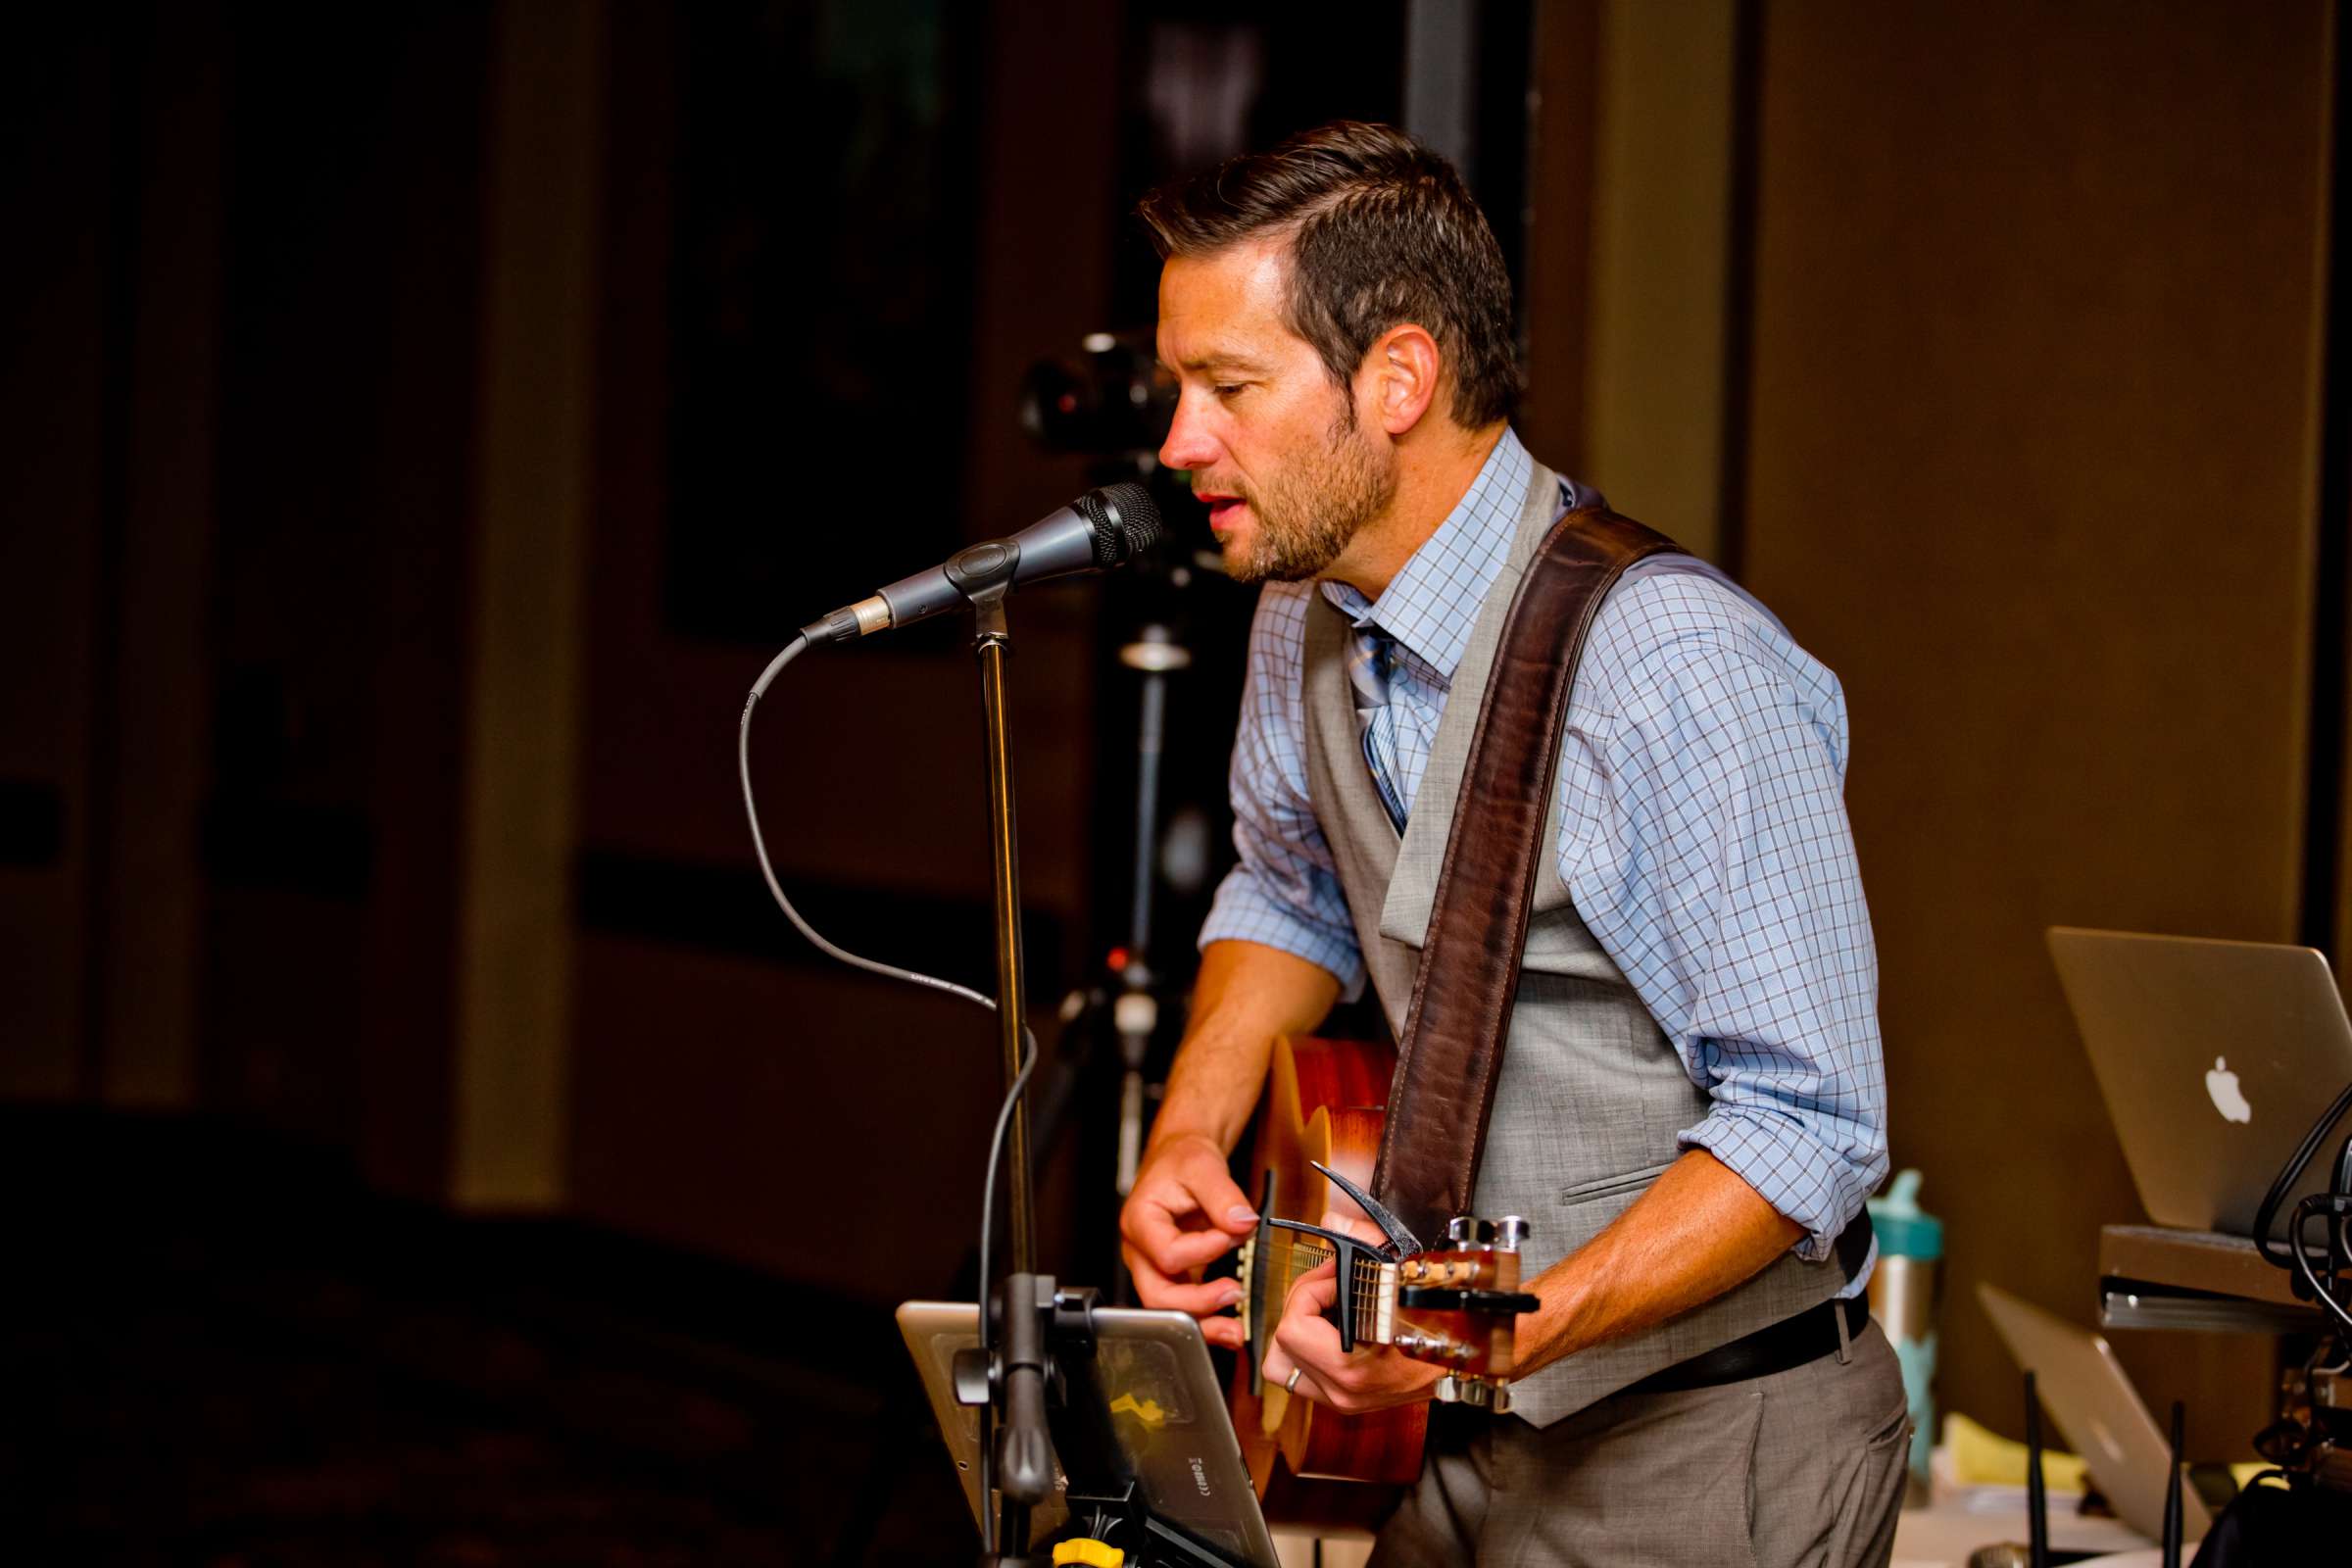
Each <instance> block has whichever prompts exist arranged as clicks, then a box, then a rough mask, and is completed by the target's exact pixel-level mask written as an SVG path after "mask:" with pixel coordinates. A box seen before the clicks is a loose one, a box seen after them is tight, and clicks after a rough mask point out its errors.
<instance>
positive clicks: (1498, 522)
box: [1201, 431, 1887, 1295]
mask: <svg viewBox="0 0 2352 1568" xmlns="http://www.w3.org/2000/svg"><path fill="white" fill-rule="evenodd" d="M1533 476H1534V460H1533V459H1532V458H1530V457H1529V456H1528V452H1527V449H1526V448H1525V447H1524V446H1522V445H1521V444H1520V442H1519V439H1518V437H1517V436H1516V435H1515V434H1513V433H1511V432H1508V431H1506V432H1505V433H1504V435H1503V437H1502V439H1501V440H1500V441H1499V442H1497V443H1496V445H1495V450H1494V452H1493V453H1492V454H1491V455H1490V456H1489V458H1488V459H1487V462H1486V464H1485V466H1483V467H1482V468H1481V469H1480V470H1479V475H1478V478H1477V480H1476V482H1474V483H1473V484H1472V485H1471V487H1470V490H1469V493H1468V494H1467V495H1465V496H1463V497H1462V499H1461V502H1460V503H1459V504H1458V505H1457V506H1455V508H1454V509H1453V511H1452V512H1451V513H1450V514H1448V515H1447V516H1446V520H1445V521H1444V522H1443V523H1441V524H1440V525H1439V526H1438V530H1437V532H1436V533H1434V534H1432V535H1431V536H1430V538H1429V540H1428V542H1427V543H1426V544H1424V545H1423V546H1422V547H1421V548H1420V549H1419V550H1418V551H1416V552H1415V553H1414V555H1413V557H1412V559H1411V560H1409V561H1408V562H1406V563H1405V564H1404V566H1403V567H1402V568H1401V569H1400V570H1399V571H1398V572H1397V576H1396V578H1395V579H1394V580H1393V581H1391V582H1390V584H1389V586H1388V589H1387V590H1386V591H1385V592H1384V593H1382V595H1381V596H1380V598H1379V600H1378V601H1377V602H1367V601H1366V600H1365V598H1364V597H1363V595H1361V594H1359V593H1357V592H1356V591H1355V590H1354V589H1353V588H1350V587H1348V586H1347V585H1345V584H1343V583H1336V582H1325V583H1320V584H1310V583H1269V584H1267V585H1266V588H1265V590H1264V592H1263V593H1262V594H1261V596H1260V597H1259V600H1258V607H1257V615H1256V619H1255V621H1254V623H1253V624H1252V626H1251V628H1250V668H1249V677H1248V681H1247V683H1246V685H1245V686H1244V689H1243V694H1242V712H1241V722H1240V728H1239V732H1238V734H1237V736H1236V739H1235V744H1234V752H1233V774H1232V786H1233V808H1234V843H1235V845H1236V847H1237V848H1238V849H1239V850H1240V852H1241V863H1240V864H1239V865H1237V866H1236V867H1235V868H1234V870H1233V873H1232V874H1231V875H1230V876H1228V877H1227V878H1226V879H1225V881H1224V884H1223V885H1222V886H1221V887H1219V889H1218V890H1217V898H1216V904H1215V907H1213V908H1212V909H1211V910H1210V912H1209V916H1208V920H1207V922H1206V923H1205V924H1204V925H1203V926H1202V927H1201V943H1202V945H1203V946H1205V945H1206V944H1208V943H1211V942H1216V941H1221V940H1225V939H1240V940H1243V941H1249V942H1259V943H1263V944H1265V945H1266V946H1268V947H1274V948H1280V949H1281V950H1283V951H1284V952H1286V953H1292V954H1296V955H1298V956H1300V957H1302V958H1306V959H1308V960H1310V961H1312V962H1314V963H1318V964H1320V965H1322V966H1323V967H1324V968H1326V969H1328V970H1330V971H1331V972H1332V973H1333V974H1334V975H1336V976H1338V977H1339V979H1340V982H1341V984H1342V985H1343V986H1344V987H1345V988H1346V989H1347V993H1348V995H1350V996H1353V995H1356V994H1358V993H1360V991H1361V988H1362V986H1363V979H1364V965H1363V957H1362V955H1361V954H1360V953H1359V952H1358V950H1357V947H1356V941H1355V930H1354V926H1353V923H1352V922H1351V921H1350V920H1349V919H1348V902H1347V897H1346V895H1345V894H1343V893H1342V892H1341V890H1340V882H1339V876H1338V874H1337V871H1336V869H1335V868H1334V865H1333V861H1332V856H1331V850H1330V847H1329V845H1328V844H1327V843H1326V842H1325V841H1324V837H1323V830H1322V828H1321V827H1320V826H1319V825H1317V823H1316V821H1315V815H1314V808H1313V807H1312V805H1311V804H1310V803H1309V801H1308V799H1307V785H1306V765H1305V761H1304V754H1303V751H1302V744H1303V737H1304V735H1305V733H1306V723H1305V716H1304V712H1303V710H1302V706H1301V701H1302V700H1301V693H1300V668H1301V662H1302V654H1303V648H1304V636H1305V627H1306V614H1307V610H1308V599H1307V596H1308V595H1309V594H1311V593H1315V592H1318V591H1319V592H1321V593H1322V595H1323V596H1324V597H1325V598H1326V599H1328V600H1329V601H1330V602H1331V603H1332V604H1334V605H1336V606H1338V607H1339V609H1340V610H1341V611H1342V612H1343V613H1346V614H1347V615H1348V619H1349V620H1350V621H1351V622H1353V623H1354V625H1355V626H1356V627H1357V628H1358V631H1359V633H1361V632H1363V631H1366V630H1376V631H1377V632H1381V633H1385V634H1386V635H1387V636H1388V637H1390V638H1393V639H1394V640H1395V644H1396V651H1395V655H1394V658H1393V660H1392V661H1391V663H1390V671H1389V702H1390V711H1389V713H1388V714H1387V721H1385V722H1382V723H1379V724H1377V725H1374V726H1373V727H1372V729H1371V731H1370V736H1369V738H1368V739H1367V741H1366V757H1367V762H1368V763H1369V765H1371V766H1372V767H1373V769H1374V772H1375V777H1376V781H1377V782H1378V783H1379V784H1380V785H1381V787H1382V789H1383V791H1384V793H1387V794H1389V795H1390V796H1391V797H1392V798H1393V799H1394V800H1396V801H1397V802H1400V803H1402V805H1403V808H1404V809H1405V810H1406V811H1408V812H1409V811H1410V810H1411V809H1412V802H1413V798H1414V795H1415V794H1416V792H1417V791H1418V790H1419V789H1420V785H1421V779H1422V776H1423V775H1424V774H1425V773H1426V772H1427V771H1428V767H1429V756H1430V749H1431V746H1432V743H1433V742H1434V741H1435V740H1436V738H1437V731H1438V718H1439V715H1440V714H1441V713H1443V712H1444V711H1445V707H1446V693H1447V691H1448V690H1449V688H1450V687H1451V685H1452V680H1453V673H1454V671H1455V669H1456V668H1457V667H1458V666H1459V665H1460V663H1461V661H1462V654H1463V652H1464V650H1465V649H1466V648H1467V647H1468V646H1469V642H1470V632H1471V627H1472V625H1473V623H1474V622H1475V621H1476V619H1477V616H1478V611H1479V606H1480V604H1481V602H1482V601H1483V600H1484V599H1485V598H1486V595H1487V591H1488V589H1490V588H1491V587H1493V586H1494V583H1495V578H1496V577H1497V576H1498V575H1499V574H1500V572H1501V570H1502V567H1503V565H1504V564H1505V563H1506V562H1507V560H1508V558H1509V556H1510V550H1511V544H1512V541H1513V537H1514V535H1515V534H1516V532H1517V530H1518V523H1519V515H1520V509H1521V505H1522V502H1523V501H1524V498H1525V496H1526V494H1527V486H1528V484H1529V483H1530V481H1531V480H1532V478H1533ZM1564 489H1565V491H1566V495H1565V497H1564V499H1566V500H1568V501H1569V502H1570V503H1571V504H1575V505H1583V504H1586V503H1589V502H1593V501H1596V500H1598V499H1599V498H1598V496H1597V495H1596V493H1595V492H1593V491H1592V490H1589V489H1586V488H1584V487H1581V486H1577V485H1574V484H1573V483H1565V482H1564ZM1477 695H1478V694H1476V693H1472V694H1471V697H1472V700H1473V701H1476V700H1477ZM1845 758H1846V717H1845V699H1844V696H1843V693H1842V692H1841V690H1840V689H1839V687H1838V678H1837V677H1836V676H1835V675H1833V674H1831V673H1830V671H1829V670H1828V669H1827V668H1826V667H1824V666H1823V665H1822V664H1821V663H1820V662H1818V661H1816V660H1814V659H1813V658H1812V657H1811V656H1809V655H1808V654H1806V653H1805V651H1804V650H1803V649H1801V648H1799V647H1797V645H1796V644H1795V642H1794V641H1793V640H1791V639H1790V637H1789V633H1788V630H1787V629H1786V628H1785V627H1783V626H1782V625H1781V623H1780V621H1779V620H1777V619H1776V618H1774V616H1773V615H1772V613H1771V612H1769V611H1767V610H1765V609H1764V607H1763V606H1762V605H1760V604H1758V603H1757V602H1756V601H1755V600H1753V599H1752V598H1750V597H1748V595H1747V594H1746V593H1744V592H1743V591H1741V590H1740V588H1739V587H1737V586H1736V585H1734V584H1733V583H1732V582H1731V581H1730V580H1729V579H1728V578H1726V577H1724V576H1722V575H1721V574H1720V573H1718V572H1716V571H1714V570H1713V568H1711V567H1704V566H1696V565H1695V564H1693V563H1691V562H1690V561H1688V560H1687V559H1683V560H1678V561H1676V562H1672V563H1667V562H1656V563H1648V564H1643V565H1642V566H1640V567H1637V568H1636V569H1635V570H1634V571H1633V572H1632V573H1629V575H1628V576H1627V578H1626V579H1625V580H1624V581H1623V582H1621V583H1620V584H1619V585H1618V587H1617V589H1616V590H1615V591H1614V592H1612V593H1611V594H1610V595H1609V597H1608V599H1607V600H1606V601H1605V602H1604V603H1603V605H1602V607H1601V611H1600V614H1599V617H1598V619H1597V620H1596V621H1595V623H1594V624H1593V631H1592V634H1591V636H1590V638H1589V640H1588V642H1587V645H1586V649H1585V658H1584V663H1583V665H1582V666H1581V668H1580V669H1579V670H1578V672H1577V679H1576V689H1575V692H1574V693H1573V695H1572V697H1571V701H1570V715H1569V724H1568V737H1567V741H1566V744H1565V746H1564V748H1563V751H1562V754H1561V758H1560V779H1559V788H1560V799H1561V806H1562V816H1563V820H1562V823H1561V829H1560V841H1559V870H1560V876H1561V877H1562V879H1563V880H1564V881H1565V882H1566V883H1567V886H1568V888H1569V889H1570V891H1571V893H1572V894H1573V895H1574V899H1575V904H1576V909H1577V913H1578V914H1579V915H1580V916H1582V917H1583V919H1584V922H1585V924H1586V926H1587V927H1589V928H1590V929H1591V931H1592V933H1593V937H1594V939H1595V940H1597V941H1598V942H1599V943H1600V946H1601V948H1602V949H1603V950H1604V951H1605V952H1606V953H1607V954H1608V955H1609V956H1610V957H1611V958H1612V959H1614V960H1615V961H1616V964H1617V967H1618V968H1619V969H1621V970H1623V971H1624V973H1625V977H1626V979H1627V980H1628V981H1629V982H1631V983H1632V985H1633V987H1634V989H1635V991H1636V992H1637V993H1638V994H1639V995H1640V996H1641V998H1642V1004H1643V1005H1645V1006H1647V1007H1648V1009H1649V1012H1650V1015H1651V1016H1652V1017H1654V1018H1655V1019H1657V1021H1658V1026H1659V1027H1660V1028H1661V1029H1663V1030H1664V1031H1665V1034H1666V1038H1667V1039H1668V1040H1670V1041H1672V1042H1673V1044H1674V1048H1675V1050H1676V1052H1677V1053H1678V1054H1680V1055H1681V1056H1682V1059H1683V1064H1684V1066H1685V1068H1686V1069H1687V1070H1688V1071H1689V1073H1690V1074H1691V1081H1692V1082H1694V1083H1696V1084H1697V1085H1699V1087H1701V1088H1703V1089H1705V1090H1706V1091H1707V1093H1708V1094H1709V1095H1710V1096H1711V1097H1712V1099H1713V1102H1714V1103H1713V1105H1712V1107H1711V1109H1710V1110H1709V1111H1708V1113H1707V1115H1706V1116H1705V1118H1704V1119H1702V1120H1701V1121H1699V1122H1698V1124H1697V1125H1695V1126H1693V1127H1690V1128H1687V1129H1685V1130H1684V1131H1683V1133H1682V1135H1681V1142H1682V1145H1683V1147H1684V1148H1686V1149H1705V1150H1709V1151H1712V1152H1713V1153H1714V1154H1715V1156H1716V1157H1717V1158H1719V1159H1721V1160H1722V1161H1723V1162H1724V1163H1725V1164H1726V1165H1728V1166H1730V1167H1731V1168H1732V1169H1733V1170H1734V1171H1737V1172H1738V1173H1739V1174H1740V1176H1741V1177H1742V1178H1744V1179H1745V1180H1746V1181H1747V1182H1748V1183H1749V1185H1751V1186H1752V1187H1754V1188H1755V1190H1756V1191H1757V1192H1758V1193H1759V1194H1761V1195H1762V1196H1763V1198H1764V1200H1765V1201H1767V1202H1769V1203H1771V1204H1772V1206H1773V1207H1774V1208H1776V1209H1778V1210H1779V1211H1780V1212H1781V1213H1783V1214H1785V1215H1787V1216H1788V1217H1789V1219H1790V1220H1792V1221H1794V1222H1795V1223H1796V1224H1798V1225H1800V1226H1802V1227H1804V1230H1805V1232H1806V1234H1805V1236H1804V1237H1803V1238H1802V1239H1801V1240H1800V1241H1799V1242H1798V1244H1797V1251H1798V1253H1799V1255H1801V1256H1804V1257H1806V1258H1811V1259H1819V1258H1822V1257H1826V1256H1828V1255H1829V1251H1830V1248H1831V1244H1832V1243H1833V1242H1834V1241H1835V1240H1836V1238H1837V1235H1838V1232H1839V1231H1840V1230H1841V1229H1843V1228H1844V1226H1845V1225H1846V1223H1847V1222H1848V1221H1849V1220H1851V1219H1852V1218H1853V1216H1854V1214H1855V1212H1856V1211H1857V1210H1859V1209H1860V1207H1861V1206H1862V1201H1863V1200H1864V1199H1865V1198H1866V1197H1868V1196H1869V1194H1870V1193H1871V1192H1872V1190H1873V1189H1875V1188H1876V1187H1877V1186H1878V1184H1879V1182H1880V1181H1881V1179H1882V1178H1884V1177H1885V1175H1886V1173H1887V1075H1886V1068H1885V1064H1884V1061H1883V1059H1882V1057H1881V1054H1880V1046H1879V1021H1878V956H1877V953H1876V950H1875V949H1874V947H1873V945H1872V941H1871V930H1870V913H1869V910H1868V909H1867V908H1866V907H1864V905H1863V900H1862V881H1861V875H1860V870H1859V867H1858V866H1857V864H1856V862H1855V858H1854V843H1853V835H1852V833H1851V831H1850V830H1849V829H1848V827H1847V824H1846V817H1845V805H1844V801H1843V798H1842V788H1843V781H1844V775H1845ZM1874 1256H1875V1253H1874ZM1868 1274H1869V1270H1868V1268H1865V1269H1864V1270H1863V1272H1862V1274H1861V1275H1858V1276H1857V1277H1856V1279H1855V1281H1854V1282H1853V1284H1852V1285H1851V1286H1849V1288H1848V1290H1847V1291H1846V1293H1845V1294H1847V1295H1851V1294H1853V1293H1854V1292H1855V1291H1857V1290H1859V1289H1860V1287H1861V1282H1862V1280H1863V1279H1866V1278H1867V1277H1868Z"/></svg>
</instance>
